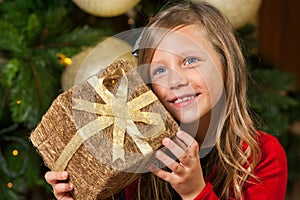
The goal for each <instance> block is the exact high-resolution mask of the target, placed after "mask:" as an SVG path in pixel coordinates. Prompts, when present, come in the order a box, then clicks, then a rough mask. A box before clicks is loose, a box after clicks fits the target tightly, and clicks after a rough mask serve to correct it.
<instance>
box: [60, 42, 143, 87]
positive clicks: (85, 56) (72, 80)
mask: <svg viewBox="0 0 300 200" xmlns="http://www.w3.org/2000/svg"><path fill="white" fill-rule="evenodd" d="M131 51H132V46H131V45H130V44H128V43H127V42H126V41H124V40H121V39H118V38H115V37H109V38H107V39H105V40H103V41H102V42H100V43H99V44H98V45H97V46H96V47H93V48H92V47H90V48H87V49H85V50H84V51H82V52H81V53H79V54H77V55H75V56H73V57H72V59H71V60H72V64H71V65H70V66H68V67H66V69H65V71H64V72H63V73H62V76H61V86H62V89H63V90H64V91H65V90H68V89H69V88H71V87H73V86H74V85H77V84H79V83H81V82H83V81H85V80H87V79H88V78H89V77H91V76H92V75H94V74H96V73H97V72H99V70H101V69H104V68H105V67H107V66H108V65H109V64H111V63H113V62H114V61H116V60H119V59H125V60H127V61H129V62H131V64H132V65H133V66H135V65H136V63H137V60H136V58H135V57H134V56H132V54H131Z"/></svg>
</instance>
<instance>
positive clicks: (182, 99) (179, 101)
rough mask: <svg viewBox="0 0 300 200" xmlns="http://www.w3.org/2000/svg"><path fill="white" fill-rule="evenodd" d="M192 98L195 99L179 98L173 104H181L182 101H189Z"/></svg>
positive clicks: (189, 97)
mask: <svg viewBox="0 0 300 200" xmlns="http://www.w3.org/2000/svg"><path fill="white" fill-rule="evenodd" d="M193 98H195V96H188V97H183V98H179V99H176V101H175V103H182V102H184V101H189V100H191V99H193Z"/></svg>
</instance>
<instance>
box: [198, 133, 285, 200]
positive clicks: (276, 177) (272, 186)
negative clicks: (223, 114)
mask: <svg viewBox="0 0 300 200" xmlns="http://www.w3.org/2000/svg"><path fill="white" fill-rule="evenodd" d="M259 134H260V136H261V137H260V138H261V139H260V146H261V153H262V155H261V160H260V162H259V163H258V165H257V166H256V168H255V169H254V173H255V175H256V176H257V177H258V179H259V180H258V181H257V180H256V179H253V178H250V179H249V180H248V182H247V183H246V184H245V185H244V187H243V194H242V195H243V199H244V200H257V199H259V200H269V199H272V200H283V199H284V198H285V192H286V185H287V159H286V154H285V152H284V149H283V147H282V146H281V144H280V143H279V142H278V140H277V138H275V137H274V136H271V135H269V134H266V133H263V132H259ZM217 199H219V198H218V197H217V195H216V194H215V193H214V191H213V187H212V185H211V184H210V183H209V182H207V183H206V186H205V188H204V189H203V190H202V191H201V193H200V194H199V195H198V196H197V197H196V198H195V200H217ZM230 199H231V200H233V199H235V198H230Z"/></svg>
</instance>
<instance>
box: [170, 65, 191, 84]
mask: <svg viewBox="0 0 300 200" xmlns="http://www.w3.org/2000/svg"><path fill="white" fill-rule="evenodd" d="M187 84H188V78H187V77H186V75H185V73H184V72H183V70H171V69H170V72H169V76H168V85H169V88H170V89H178V88H180V87H182V86H186V85H187Z"/></svg>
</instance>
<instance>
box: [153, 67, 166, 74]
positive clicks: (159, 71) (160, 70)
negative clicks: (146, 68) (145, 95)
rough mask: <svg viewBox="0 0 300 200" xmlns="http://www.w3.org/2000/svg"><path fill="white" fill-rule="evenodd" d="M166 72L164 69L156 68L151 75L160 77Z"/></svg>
mask: <svg viewBox="0 0 300 200" xmlns="http://www.w3.org/2000/svg"><path fill="white" fill-rule="evenodd" d="M166 71H167V69H166V68H164V67H158V68H156V69H155V70H154V71H153V75H160V74H162V73H164V72H166Z"/></svg>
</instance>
